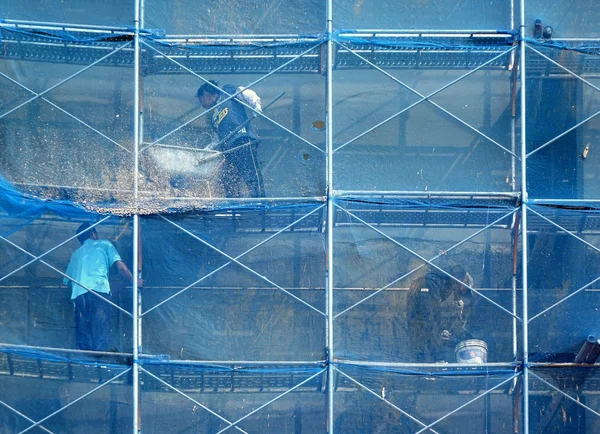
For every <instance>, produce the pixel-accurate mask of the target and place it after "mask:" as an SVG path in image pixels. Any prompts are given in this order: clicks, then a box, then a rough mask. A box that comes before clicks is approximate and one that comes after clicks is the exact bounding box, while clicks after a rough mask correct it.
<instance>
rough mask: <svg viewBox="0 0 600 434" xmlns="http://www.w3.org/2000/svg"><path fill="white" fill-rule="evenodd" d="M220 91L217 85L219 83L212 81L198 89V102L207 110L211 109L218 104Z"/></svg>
mask: <svg viewBox="0 0 600 434" xmlns="http://www.w3.org/2000/svg"><path fill="white" fill-rule="evenodd" d="M220 93H221V92H220V90H219V87H218V85H217V82H216V81H214V80H210V81H209V82H207V83H204V84H203V85H202V86H200V87H199V88H198V92H196V96H197V97H198V101H200V104H201V105H202V107H204V108H205V109H209V108H211V107H212V106H214V105H215V104H216V103H217V99H219V95H220Z"/></svg>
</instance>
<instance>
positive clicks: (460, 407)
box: [415, 373, 521, 434]
mask: <svg viewBox="0 0 600 434" xmlns="http://www.w3.org/2000/svg"><path fill="white" fill-rule="evenodd" d="M519 375H521V374H520V373H515V374H512V375H511V376H510V377H509V378H507V379H506V380H504V381H502V382H501V383H499V384H496V385H495V386H494V387H492V388H491V389H488V390H486V391H485V392H483V393H482V394H481V395H477V396H476V397H475V398H473V399H471V400H469V401H467V402H465V403H464V404H463V405H461V406H459V407H458V408H455V409H454V410H452V411H451V412H450V413H448V414H446V415H445V416H442V417H440V418H439V419H438V420H436V421H434V422H432V423H430V424H429V425H427V426H426V427H425V428H423V429H421V430H419V431H417V432H416V433H415V434H420V433H422V432H424V431H425V430H426V429H429V428H431V427H432V426H434V425H437V424H438V423H440V422H441V421H443V420H445V419H447V418H449V417H450V416H452V415H453V414H454V413H457V412H459V411H460V410H462V409H463V408H465V407H467V406H468V405H471V404H472V403H474V402H475V401H477V400H479V399H481V398H483V397H484V396H487V395H489V394H490V393H492V392H493V391H494V390H496V389H499V388H500V387H502V386H504V385H505V384H506V383H508V382H510V381H512V380H513V379H515V378H517V377H518V376H519Z"/></svg>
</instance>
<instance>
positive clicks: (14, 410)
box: [0, 401, 54, 434]
mask: <svg viewBox="0 0 600 434" xmlns="http://www.w3.org/2000/svg"><path fill="white" fill-rule="evenodd" d="M0 404H1V405H3V406H5V407H6V408H8V409H9V410H10V411H12V412H13V413H15V414H16V415H18V416H21V417H22V418H23V419H25V420H26V421H27V422H31V423H35V420H33V419H32V418H30V417H27V416H25V415H24V414H23V413H21V412H20V411H18V410H16V409H14V408H12V407H11V406H10V405H8V404H7V403H6V402H4V401H0ZM39 427H40V429H42V430H44V431H45V432H47V433H49V434H54V433H53V432H52V431H50V430H49V429H47V428H45V427H43V426H41V425H40V426H39Z"/></svg>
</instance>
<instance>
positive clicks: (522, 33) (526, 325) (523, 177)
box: [519, 0, 529, 434]
mask: <svg viewBox="0 0 600 434" xmlns="http://www.w3.org/2000/svg"><path fill="white" fill-rule="evenodd" d="M519 8H520V14H521V24H520V28H519V34H520V36H521V38H520V41H519V46H520V49H521V50H520V53H519V54H520V59H519V66H520V70H521V100H520V104H521V198H522V205H521V234H522V236H521V238H522V240H521V243H522V244H521V246H522V247H521V251H522V252H523V254H522V259H521V270H522V274H523V276H522V288H523V315H522V317H523V432H524V433H525V434H529V316H528V309H529V308H528V303H527V302H528V294H527V251H528V249H527V200H528V197H527V112H526V109H527V105H526V102H527V101H526V98H525V95H526V94H525V92H526V70H525V65H526V61H525V55H526V54H525V50H526V48H527V44H526V43H525V0H519Z"/></svg>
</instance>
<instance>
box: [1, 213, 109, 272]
mask: <svg viewBox="0 0 600 434" xmlns="http://www.w3.org/2000/svg"><path fill="white" fill-rule="evenodd" d="M110 217H111V216H109V215H108V216H106V217H104V218H103V219H101V220H98V221H97V222H96V223H94V224H93V225H91V226H90V227H89V228H87V229H86V230H84V231H82V232H79V233H76V234H75V235H73V236H72V237H70V238H67V239H66V240H65V241H63V242H62V243H60V244H59V245H57V246H54V247H52V248H51V249H50V250H47V251H46V252H44V253H42V254H41V255H39V256H35V257H34V258H33V259H32V260H31V261H29V262H27V263H25V264H23V265H21V266H20V267H19V268H16V269H15V270H13V271H11V272H10V273H8V274H6V275H4V276H2V277H0V282H2V281H3V280H5V279H7V278H8V277H10V276H12V275H13V274H15V273H17V272H19V271H21V270H22V269H23V268H25V267H28V266H29V265H31V264H33V263H34V262H36V261H39V260H40V259H42V258H43V257H44V256H46V255H48V254H49V253H52V252H53V251H54V250H56V249H58V248H59V247H62V246H64V245H65V244H67V243H68V242H69V241H71V240H72V239H75V238H77V237H78V236H79V235H81V234H83V233H84V232H87V231H89V230H91V229H92V228H94V227H96V226H98V225H99V224H100V223H102V222H103V221H105V220H108V219H109V218H110Z"/></svg>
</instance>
